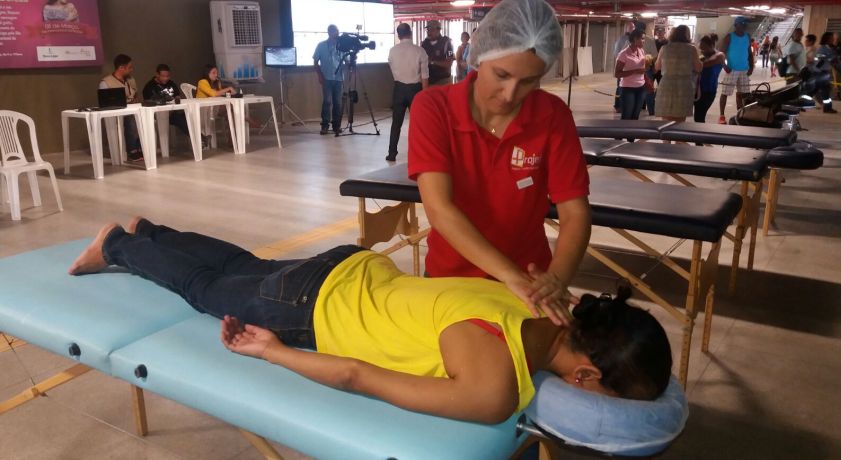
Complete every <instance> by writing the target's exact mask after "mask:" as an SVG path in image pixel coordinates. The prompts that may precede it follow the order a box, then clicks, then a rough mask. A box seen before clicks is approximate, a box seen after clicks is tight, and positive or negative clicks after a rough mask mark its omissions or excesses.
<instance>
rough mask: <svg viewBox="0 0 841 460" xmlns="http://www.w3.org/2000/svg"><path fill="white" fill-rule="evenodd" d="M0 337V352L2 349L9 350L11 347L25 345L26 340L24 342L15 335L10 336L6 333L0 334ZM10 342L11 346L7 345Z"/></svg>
mask: <svg viewBox="0 0 841 460" xmlns="http://www.w3.org/2000/svg"><path fill="white" fill-rule="evenodd" d="M0 339H2V340H0V353H3V352H4V351H9V350H11V349H12V348H20V347H22V346H24V345H26V342H24V341H23V340H21V339H18V338H16V337H12V336H10V335H7V334H0ZM10 343H11V344H12V346H9V344H10Z"/></svg>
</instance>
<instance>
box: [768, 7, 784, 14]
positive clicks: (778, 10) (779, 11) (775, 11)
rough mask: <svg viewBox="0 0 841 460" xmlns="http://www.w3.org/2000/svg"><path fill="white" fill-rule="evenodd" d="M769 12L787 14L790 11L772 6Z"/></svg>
mask: <svg viewBox="0 0 841 460" xmlns="http://www.w3.org/2000/svg"><path fill="white" fill-rule="evenodd" d="M768 12H769V13H771V14H786V13H787V12H788V11H787V10H786V9H785V8H771V9H770V10H768Z"/></svg>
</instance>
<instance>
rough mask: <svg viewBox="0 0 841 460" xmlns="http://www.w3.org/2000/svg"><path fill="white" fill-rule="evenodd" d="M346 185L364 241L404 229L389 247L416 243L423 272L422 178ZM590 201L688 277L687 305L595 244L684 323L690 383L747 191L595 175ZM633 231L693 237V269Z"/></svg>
mask: <svg viewBox="0 0 841 460" xmlns="http://www.w3.org/2000/svg"><path fill="white" fill-rule="evenodd" d="M339 190H340V193H341V195H343V196H352V197H357V198H358V200H359V201H358V202H359V226H360V236H359V239H358V241H357V244H359V245H360V246H365V247H371V246H373V245H374V244H376V243H380V242H386V241H390V240H391V239H392V238H393V237H394V236H396V235H402V236H404V237H405V238H401V240H400V241H399V242H398V243H396V244H394V245H392V246H391V247H389V248H388V249H385V250H383V251H381V252H383V253H386V254H388V253H390V252H393V251H396V250H397V249H400V248H402V247H405V246H412V249H413V255H414V257H413V262H414V270H415V274H419V273H420V250H419V242H420V241H421V240H423V238H425V237H426V235H427V234H428V232H429V230H428V229H425V230H420V228H419V225H418V218H417V214H416V209H415V208H416V203H420V201H421V200H420V192H419V191H418V188H417V184H416V183H415V182H414V181H411V180H409V179H408V177H407V167H406V164H400V165H396V166H392V167H388V168H384V169H379V170H376V171H373V172H371V173H368V174H365V175H362V176H360V177H357V178H353V179H349V180H346V181H345V182H343V183H342V184H341V186H340V189H339ZM368 198H372V199H382V200H392V201H397V202H399V204H397V205H394V206H387V207H384V208H383V209H381V210H380V211H378V212H375V213H370V212H368V211H367V210H366V199H368ZM590 206H591V210H592V216H593V225H597V226H602V227H608V228H611V229H613V230H614V231H616V232H617V233H618V234H619V235H621V236H623V237H624V238H626V239H627V240H628V241H630V242H632V243H633V244H635V245H636V246H638V247H640V248H641V249H642V250H643V251H644V252H645V253H647V254H649V255H652V256H654V257H657V258H658V260H660V261H662V263H663V264H664V265H665V266H666V267H668V268H669V269H671V270H672V271H674V272H675V273H677V274H678V276H681V277H683V278H684V279H686V280H687V285H688V287H687V294H686V301H685V304H684V309H683V311H681V309H679V308H678V307H676V306H673V305H672V304H670V303H669V302H668V301H666V300H665V299H663V298H662V297H661V296H660V295H658V294H657V293H656V292H655V291H654V290H653V289H652V288H651V286H649V285H648V284H647V283H646V282H645V281H643V279H642V278H641V277H639V276H636V275H634V274H633V273H631V272H629V271H628V270H626V269H625V268H624V267H622V266H620V265H619V264H617V263H616V262H615V261H613V260H611V259H610V258H609V257H608V256H607V255H606V254H605V253H606V252H607V251H606V250H605V249H604V248H598V247H596V246H595V245H594V244H590V246H589V247H588V248H587V253H588V254H590V255H591V256H593V257H595V258H596V259H597V260H599V261H600V262H601V263H603V264H605V265H606V266H608V267H609V268H610V269H611V270H613V271H614V272H615V273H617V274H619V275H620V276H621V277H623V278H625V279H627V280H628V281H629V282H630V283H631V285H632V286H634V287H635V288H636V289H637V290H638V291H640V292H641V293H642V294H644V295H645V296H646V297H648V298H649V299H651V300H652V301H653V302H655V303H657V304H658V305H660V306H661V307H663V308H664V309H665V310H666V311H667V312H669V313H670V314H671V315H672V316H674V317H675V318H676V319H677V320H678V321H680V322H681V323H682V324H683V343H682V348H681V360H680V365H679V370H678V378H679V379H680V381H681V383H683V384H684V385H685V384H686V378H687V373H688V366H689V349H690V344H691V339H692V329H693V326H694V322H695V317H696V316H697V312H698V310H699V306H700V304H701V303H703V304H704V310H705V322H704V336H703V339H702V350H703V351H707V349H708V345H709V335H710V327H711V325H712V310H713V297H714V293H715V278H716V277H715V273H716V270H717V268H718V254H719V249H720V247H721V238H722V236H723V235H724V232H725V231H726V229H727V227H728V225H730V223H731V222H732V221H733V219H734V218H735V217H736V216H737V214H738V213H739V210H740V209H741V207H742V199H741V197H740V196H739V195H737V194H735V193H730V192H726V191H719V190H701V189H696V188H690V187H683V186H680V185H669V184H655V183H641V182H634V181H622V180H618V181H605V180H599V179H592V182H591V185H590ZM550 210H551V211H550V214H549V215H548V216H547V221H546V222H547V224H548V225H550V226H553V227H555V228H557V222H555V220H554V218H555V217H556V215H555V214H554V213H555V207H554V206H551V207H550ZM632 231H633V232H637V233H643V234H646V233H647V234H653V235H662V236H668V237H673V238H678V239H686V240H690V241H692V244H693V247H692V259H691V261H690V268H689V270H686V269H685V268H683V267H681V266H680V265H679V264H677V263H676V262H674V261H673V260H672V259H671V258H669V257H668V256H667V255H663V254H660V253H659V252H658V251H656V250H655V249H654V248H652V247H651V246H649V245H647V244H646V243H644V242H643V241H642V240H641V239H640V238H639V237H637V236H636V235H635V234H631V233H630V232H632ZM704 243H708V244H709V246H710V249H709V251H708V253H707V256H706V259H704V258H702V249H703V245H704Z"/></svg>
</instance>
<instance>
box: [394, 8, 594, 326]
mask: <svg viewBox="0 0 841 460" xmlns="http://www.w3.org/2000/svg"><path fill="white" fill-rule="evenodd" d="M560 52H561V29H560V26H559V25H558V21H557V19H556V18H555V12H554V10H553V9H552V7H551V6H549V5H548V4H547V3H545V2H544V1H543V0H504V1H503V2H501V3H499V4H498V5H497V6H496V7H494V8H493V10H491V11H490V13H488V15H487V16H486V17H485V19H484V20H483V21H482V25H481V26H480V27H479V28H478V30H477V31H476V33H475V34H474V36H473V45H472V48H471V51H470V57H469V59H470V65H471V67H474V68H475V69H476V70H475V71H473V72H471V73H470V74H469V75H468V76H467V78H465V79H464V80H463V81H461V82H460V83H458V84H456V85H451V86H445V87H438V88H430V89H429V90H426V91H423V92H421V93H420V94H418V96H417V97H416V98H415V100H414V101H413V103H412V124H411V126H410V129H409V176H410V178H412V179H413V180H416V181H417V182H418V187H419V189H420V192H421V197H422V199H423V204H424V209H425V211H426V214H427V217H428V218H429V221H430V224H431V225H432V231H431V232H430V234H429V240H428V243H429V252H428V254H427V257H426V271H427V274H428V275H429V276H432V277H438V276H478V277H491V278H495V279H498V280H500V281H502V282H503V283H505V284H506V286H508V288H509V289H511V291H513V292H514V293H515V294H516V295H517V296H518V297H520V298H521V299H522V300H523V302H525V303H526V305H527V306H528V307H529V309H530V310H531V311H532V313H533V314H535V316H537V315H539V314H540V312H542V313H544V314H546V315H547V316H548V317H550V318H551V319H552V320H553V321H554V322H555V323H556V324H561V323H566V322H567V318H569V311H568V309H567V308H568V305H569V303H570V301H572V302H576V301H577V299H574V298H572V297H571V295H570V294H569V291H568V290H567V286H568V284H569V282H570V281H571V279H572V277H573V276H574V274H575V271H576V270H577V268H578V264H579V263H580V262H581V258H582V257H583V255H584V251H585V249H586V247H587V242H588V241H589V238H590V207H589V203H588V201H587V195H588V186H589V179H588V176H587V169H586V164H585V161H584V157H583V154H582V151H581V144H580V141H579V139H578V134H577V132H576V128H575V123H574V121H573V119H572V114H571V112H570V110H569V108H568V107H567V106H566V104H564V103H563V101H561V99H560V98H558V97H556V96H554V95H552V94H549V93H547V92H545V91H542V90H540V89H538V86H539V84H540V79H541V77H543V75H544V74H546V72H547V71H548V70H549V68H550V67H551V65H552V63H553V62H555V61H556V60H557V57H558V55H560ZM550 201H551V204H554V205H555V206H556V208H557V212H558V222H559V224H560V233H559V235H558V239H557V243H556V244H555V253H554V256H553V255H552V252H551V250H550V248H549V242H548V239H547V237H546V232H545V229H544V226H543V219H544V217H545V216H546V214H547V212H548V211H549V206H550Z"/></svg>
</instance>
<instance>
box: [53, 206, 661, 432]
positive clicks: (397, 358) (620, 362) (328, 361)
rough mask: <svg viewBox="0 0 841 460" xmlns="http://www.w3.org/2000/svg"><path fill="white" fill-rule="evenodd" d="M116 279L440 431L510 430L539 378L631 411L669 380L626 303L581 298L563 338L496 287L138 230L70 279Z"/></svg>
mask: <svg viewBox="0 0 841 460" xmlns="http://www.w3.org/2000/svg"><path fill="white" fill-rule="evenodd" d="M108 265H117V266H121V267H124V268H126V269H128V270H129V271H131V272H132V273H134V274H136V275H139V276H142V277H145V278H148V279H150V280H153V281H155V282H156V283H158V284H160V285H162V286H163V287H166V288H167V289H169V290H171V291H173V292H175V293H178V294H179V295H181V296H182V297H183V298H184V299H185V300H186V301H187V302H188V303H189V304H190V305H191V306H193V308H195V309H196V310H198V311H200V312H203V313H208V314H211V315H213V316H216V317H218V318H220V319H222V322H221V340H222V342H223V344H224V345H225V347H226V348H228V349H229V350H231V351H234V352H236V353H240V354H243V355H246V356H252V357H256V358H262V359H265V360H267V361H269V362H271V363H274V364H278V365H281V366H284V367H286V368H288V369H290V370H292V371H294V372H296V373H298V374H300V375H302V376H304V377H307V378H309V379H311V380H314V381H316V382H319V383H322V384H325V385H329V386H331V387H334V388H338V389H340V390H345V391H352V392H356V393H362V394H366V395H369V396H373V397H376V398H379V399H382V400H384V401H387V402H389V403H391V404H394V405H396V406H399V407H402V408H404V409H408V410H413V411H418V412H424V413H428V414H432V415H437V416H442V417H449V418H455V419H461V420H468V421H475V422H483V423H498V422H502V421H504V420H506V419H507V418H509V417H510V416H511V415H512V414H513V413H515V412H517V411H521V410H523V409H524V408H525V407H526V406H527V405H528V403H529V401H530V400H531V398H532V397H533V396H534V391H535V390H534V386H533V384H532V381H531V375H532V374H533V373H534V372H536V371H538V370H545V371H548V372H552V373H554V374H555V375H558V376H560V377H561V378H563V379H564V380H565V381H566V382H568V383H569V384H571V385H575V386H578V387H580V388H583V389H585V390H589V391H593V392H597V393H602V394H607V395H612V396H618V397H622V398H632V399H655V398H657V397H658V396H659V395H660V394H661V393H663V391H664V390H665V389H666V386H667V385H668V382H669V378H670V375H671V362H672V361H671V351H670V349H669V342H668V339H667V338H666V334H665V332H664V331H663V329H662V327H661V326H660V324H659V323H658V322H657V321H656V320H655V319H654V317H653V316H651V315H650V314H649V313H647V312H645V311H643V310H641V309H639V308H635V307H632V306H629V305H627V303H626V300H627V295H621V296H620V297H619V298H616V299H610V298H596V297H593V296H591V295H585V296H583V297H582V299H581V303H580V304H579V305H578V306H577V307H576V308H575V309H574V311H573V314H574V317H575V319H574V320H573V321H572V322H571V324H570V326H568V327H565V326H557V325H555V324H553V322H552V321H551V320H549V319H548V318H534V317H533V316H532V315H531V314H530V313H529V311H528V309H527V308H526V306H525V305H524V304H523V303H522V301H521V300H519V298H517V297H516V296H515V295H514V294H512V293H511V292H510V291H509V290H508V289H507V288H506V287H505V286H504V285H503V284H501V283H499V282H495V281H490V280H486V279H479V278H434V279H430V278H418V277H414V276H409V275H406V274H404V273H402V272H400V270H398V269H397V267H396V266H395V265H394V263H393V262H392V261H391V260H390V259H389V258H388V257H386V256H383V255H380V254H378V253H376V252H373V251H368V250H365V249H363V248H360V247H357V246H340V247H337V248H334V249H331V250H329V251H327V252H325V253H322V254H319V255H317V256H315V257H312V258H309V259H299V260H292V261H276V260H262V259H258V258H257V257H255V256H253V255H252V254H251V253H249V252H248V251H246V250H244V249H242V248H239V247H236V246H234V245H232V244H229V243H226V242H224V241H220V240H217V239H214V238H211V237H207V236H204V235H200V234H197V233H186V232H179V231H177V230H174V229H171V228H169V227H165V226H161V225H156V224H153V223H151V222H149V221H148V220H146V219H142V218H136V219H135V220H134V221H133V222H132V223H131V224H130V225H129V226H128V228H127V229H123V227H121V226H119V225H117V224H109V225H106V226H105V227H103V228H102V229H101V230H100V232H99V234H98V235H97V237H96V238H95V239H94V241H93V242H92V243H91V245H90V246H89V247H88V248H86V249H85V251H83V253H82V254H81V255H80V256H79V257H78V259H77V260H76V261H75V262H74V263H73V265H72V266H71V268H70V273H71V274H73V275H80V274H84V273H95V272H98V271H100V270H102V269H103V268H105V267H107V266H108ZM300 348H309V349H312V350H315V351H317V352H318V353H312V352H309V351H305V350H301V349H300Z"/></svg>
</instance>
